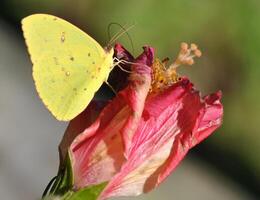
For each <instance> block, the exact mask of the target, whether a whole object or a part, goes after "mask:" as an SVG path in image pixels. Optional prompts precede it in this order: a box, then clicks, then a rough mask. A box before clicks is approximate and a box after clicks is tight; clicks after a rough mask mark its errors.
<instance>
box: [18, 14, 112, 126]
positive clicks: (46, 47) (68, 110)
mask: <svg viewBox="0 0 260 200" xmlns="http://www.w3.org/2000/svg"><path fill="white" fill-rule="evenodd" d="M22 29H23V32H24V37H25V41H26V44H27V46H28V50H29V53H30V55H31V60H32V63H33V78H34V81H35V86H36V89H37V92H38V94H39V96H40V98H41V99H42V101H43V102H44V104H45V105H46V107H47V108H48V109H49V110H50V112H51V113H52V114H53V115H54V116H55V117H56V118H57V119H58V120H63V121H68V120H71V119H73V118H74V117H75V116H77V115H78V114H79V113H81V112H82V111H83V110H84V109H85V108H86V106H87V105H88V104H89V102H90V101H91V99H92V98H93V96H94V94H95V92H96V91H97V90H98V89H99V88H100V86H101V85H102V83H103V82H104V81H106V80H107V77H108V75H109V72H110V71H111V69H112V66H113V52H114V51H113V49H111V50H109V51H105V50H104V49H103V48H102V47H101V46H100V45H99V44H98V43H97V42H96V41H95V40H94V39H93V38H91V37H90V36H89V35H87V34H86V33H84V32H83V31H81V30H80V29H78V28H77V27H75V26H74V25H72V24H70V23H69V22H67V21H65V20H63V19H60V18H58V17H55V16H51V15H46V14H34V15H31V16H29V17H26V18H24V19H23V20H22Z"/></svg>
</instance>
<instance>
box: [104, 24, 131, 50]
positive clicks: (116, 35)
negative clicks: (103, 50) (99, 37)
mask: <svg viewBox="0 0 260 200" xmlns="http://www.w3.org/2000/svg"><path fill="white" fill-rule="evenodd" d="M112 25H117V26H119V27H120V28H121V30H120V31H119V32H117V33H116V34H115V35H114V36H113V37H111V27H112ZM133 27H134V24H133V25H131V26H129V27H128V28H125V27H124V26H122V25H121V24H118V23H115V22H112V23H110V24H109V25H108V28H107V32H108V38H109V43H108V46H111V44H112V43H114V42H115V41H116V40H117V39H118V38H120V37H121V36H122V35H123V34H125V33H126V35H127V37H128V39H129V41H130V44H131V48H132V53H133V54H134V45H133V40H132V38H131V36H130V34H129V33H128V31H129V30H130V29H131V28H133Z"/></svg>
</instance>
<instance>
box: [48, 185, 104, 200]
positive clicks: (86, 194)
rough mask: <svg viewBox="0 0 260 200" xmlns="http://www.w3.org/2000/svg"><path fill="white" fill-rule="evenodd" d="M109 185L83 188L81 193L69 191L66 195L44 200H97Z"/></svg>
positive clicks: (49, 197)
mask: <svg viewBox="0 0 260 200" xmlns="http://www.w3.org/2000/svg"><path fill="white" fill-rule="evenodd" d="M106 185H107V182H106V183H102V184H99V185H95V186H91V187H88V188H83V189H81V190H79V191H76V192H74V191H71V190H70V191H67V192H66V193H65V194H63V195H62V196H61V195H59V196H58V195H56V196H53V195H51V196H47V197H45V198H44V200H97V198H98V197H99V195H100V193H101V192H102V191H103V189H104V188H105V186H106Z"/></svg>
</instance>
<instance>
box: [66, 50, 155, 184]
mask: <svg viewBox="0 0 260 200" xmlns="http://www.w3.org/2000/svg"><path fill="white" fill-rule="evenodd" d="M152 60H153V49H152V48H150V47H144V53H143V54H141V55H140V56H139V57H138V58H137V59H136V60H134V62H135V63H136V64H135V65H133V73H132V74H131V75H130V80H131V81H130V83H129V85H128V86H127V87H126V88H125V89H124V90H122V91H121V92H119V93H118V95H117V96H116V97H115V98H114V99H113V100H112V101H111V102H110V103H109V104H108V105H107V106H106V107H105V108H104V109H103V110H102V112H101V113H100V115H99V117H98V118H97V119H96V121H95V122H94V123H93V124H92V125H91V126H90V127H88V128H86V129H84V130H83V131H82V132H81V133H80V134H77V135H78V136H77V137H76V138H75V139H74V140H73V142H72V144H71V145H70V149H69V154H70V158H71V162H72V169H73V175H74V187H75V189H79V188H83V187H87V186H89V185H96V184H99V183H102V182H105V181H108V180H110V179H111V178H112V177H113V176H114V175H115V174H116V173H117V172H118V171H119V170H120V169H121V166H122V164H123V163H124V162H125V160H126V158H125V149H127V148H128V146H129V144H130V143H131V142H130V140H131V139H132V135H133V134H134V132H135V129H136V128H137V126H138V123H139V120H140V118H141V114H142V111H143V107H144V102H145V99H146V95H147V93H148V91H149V87H150V84H151V75H150V73H151V69H150V66H149V65H151V63H152ZM85 127H86V126H85Z"/></svg>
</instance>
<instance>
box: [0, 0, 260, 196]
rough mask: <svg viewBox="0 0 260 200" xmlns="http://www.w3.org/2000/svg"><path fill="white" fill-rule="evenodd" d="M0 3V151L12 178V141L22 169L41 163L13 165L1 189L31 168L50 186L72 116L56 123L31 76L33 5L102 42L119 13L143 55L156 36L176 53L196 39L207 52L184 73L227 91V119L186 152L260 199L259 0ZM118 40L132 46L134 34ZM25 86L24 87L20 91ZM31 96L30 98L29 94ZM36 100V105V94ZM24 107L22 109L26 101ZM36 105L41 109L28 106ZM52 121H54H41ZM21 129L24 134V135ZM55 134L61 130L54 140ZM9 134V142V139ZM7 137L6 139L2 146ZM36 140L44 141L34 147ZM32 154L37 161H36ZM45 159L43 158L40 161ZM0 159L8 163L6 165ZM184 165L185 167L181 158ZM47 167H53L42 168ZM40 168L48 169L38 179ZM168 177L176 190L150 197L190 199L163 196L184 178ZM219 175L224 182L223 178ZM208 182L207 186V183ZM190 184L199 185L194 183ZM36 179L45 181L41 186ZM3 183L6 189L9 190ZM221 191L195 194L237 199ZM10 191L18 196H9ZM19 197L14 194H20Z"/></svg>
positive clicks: (167, 51) (204, 87)
mask: <svg viewBox="0 0 260 200" xmlns="http://www.w3.org/2000/svg"><path fill="white" fill-rule="evenodd" d="M0 5H1V7H0V12H1V13H0V24H1V27H0V31H1V34H0V35H1V37H0V45H1V51H0V52H1V55H0V58H1V61H0V64H1V65H0V67H1V72H0V73H1V76H0V79H1V80H0V81H1V82H0V84H1V86H0V89H1V90H0V91H1V94H2V95H1V97H0V99H1V100H0V120H1V122H0V123H1V124H2V125H1V127H3V128H1V129H2V131H1V135H0V140H1V141H2V142H1V143H0V145H1V146H0V149H1V152H2V153H0V177H1V176H2V177H5V175H3V173H5V171H4V170H2V169H5V168H4V167H6V166H7V165H5V164H4V163H5V161H8V159H10V157H9V154H8V153H5V152H9V150H7V149H12V151H14V153H13V154H10V156H13V155H17V152H16V151H18V152H19V151H20V152H22V154H21V155H19V159H18V160H19V162H18V161H17V159H14V160H13V161H12V162H11V161H10V162H9V164H10V165H16V164H17V168H14V169H13V170H20V167H19V164H21V162H24V163H25V164H24V165H23V167H24V168H26V166H27V168H30V166H32V165H35V164H36V165H37V162H38V161H39V162H38V166H37V170H38V171H37V173H36V174H37V175H36V176H34V175H33V174H30V172H28V169H27V173H28V175H26V176H21V175H19V174H16V175H15V176H17V177H18V178H17V177H12V176H14V174H13V173H12V172H11V171H9V172H8V173H9V175H8V176H7V178H6V177H5V178H6V179H4V178H3V179H0V181H1V184H0V187H2V185H3V188H5V187H6V188H9V189H10V192H13V190H11V188H12V187H17V188H19V187H21V185H19V184H17V185H15V186H14V185H12V184H13V183H16V181H15V180H16V179H17V180H19V181H20V182H23V180H27V179H30V177H31V176H32V177H34V179H36V178H37V176H38V179H39V180H37V181H36V182H29V184H36V185H37V184H38V185H39V186H41V189H44V185H45V184H47V182H48V180H49V179H50V178H51V176H52V175H54V174H55V173H56V171H55V170H56V169H57V167H58V161H57V159H58V156H57V151H56V148H57V144H58V143H59V139H61V136H62V132H63V130H64V129H65V127H66V124H63V123H60V122H56V121H55V119H53V118H52V117H51V116H50V115H49V114H48V111H46V110H45V108H44V106H43V105H41V102H40V100H39V99H38V97H37V95H36V92H35V90H34V86H33V82H32V80H31V75H30V73H31V64H30V62H29V58H28V55H27V51H26V48H25V45H24V41H23V37H22V32H21V28H20V21H21V19H22V18H23V17H25V16H27V15H30V14H33V13H49V14H54V15H56V16H59V17H62V18H65V19H66V20H68V21H70V22H72V23H74V24H76V25H77V26H79V27H80V28H81V29H83V30H84V31H86V32H87V33H88V34H90V35H91V36H92V37H94V38H95V39H96V40H97V41H99V43H100V44H102V45H103V46H105V45H106V44H107V42H108V40H109V38H108V36H107V35H108V34H107V27H108V25H109V23H111V22H116V23H119V24H121V25H127V26H130V25H132V24H134V27H133V28H132V29H131V30H130V31H129V34H130V35H131V38H132V41H133V45H134V54H135V55H138V53H140V52H141V50H142V49H141V47H142V46H143V45H146V44H148V45H150V46H153V47H154V48H155V49H156V56H157V57H159V58H164V57H170V58H171V59H174V58H175V57H176V54H177V53H178V50H179V45H180V43H181V42H183V41H186V42H195V43H196V44H198V45H199V47H200V49H201V50H202V52H203V56H202V57H201V58H200V59H198V60H196V64H195V65H194V66H193V67H191V68H190V67H183V68H182V69H181V70H180V73H181V74H185V75H188V76H189V77H190V79H191V80H192V81H193V82H194V84H195V86H196V88H198V89H199V90H200V91H201V92H202V94H207V93H210V92H214V91H216V90H219V89H220V90H222V91H223V103H224V123H223V126H222V127H221V128H220V129H219V130H218V131H217V132H216V133H215V134H214V135H213V136H211V137H210V138H209V139H208V140H207V141H205V142H203V143H202V144H201V145H199V146H198V147H196V148H195V149H194V150H192V152H191V154H189V156H188V160H189V159H190V160H191V163H188V164H187V165H188V166H189V165H191V166H193V165H195V166H196V164H194V163H193V162H194V160H195V162H196V163H203V166H204V165H206V166H207V167H206V168H207V169H209V170H213V171H214V173H213V172H208V173H209V174H210V173H212V174H213V176H215V175H216V174H217V176H223V177H225V178H224V179H225V180H224V182H228V183H231V184H234V185H235V186H236V190H235V191H233V189H230V190H231V191H232V192H233V193H238V194H240V192H242V193H243V194H247V195H248V196H247V197H243V195H242V196H241V195H239V196H240V197H241V199H259V197H260V156H259V154H260V133H259V124H260V117H259V115H260V103H259V100H260V98H259V97H260V90H259V86H260V78H259V75H260V56H259V55H260V12H259V10H260V1H259V0H247V1H245V0H229V1H224V0H222V1H221V0H220V1H206V0H165V1H158V0H143V1H140V0H139V1H137V0H133V1H115V0H110V1H109V0H107V1H105V0H103V1H94V0H74V1H69V0H62V1H61V0H60V1H59V0H53V1H51V0H44V1H43V0H42V1H34V0H23V1H21V0H9V1H1V4H0ZM119 29H120V28H119V27H116V26H114V27H113V29H112V34H113V33H115V32H116V31H118V30H119ZM50 31H51V30H50ZM118 41H119V42H121V43H122V44H123V45H124V46H126V47H127V48H128V49H129V50H131V45H130V42H129V39H128V38H127V37H126V35H124V36H122V37H121V38H120V39H118ZM18 88H19V89H18ZM17 90H19V91H18V92H17ZM24 91H26V92H24ZM25 94H26V96H25ZM15 95H17V96H15ZM2 97H3V98H2ZM10 99H13V100H10ZM14 99H15V100H14ZM23 101H24V102H27V103H23ZM30 101H31V102H32V104H30V103H28V102H30ZM21 108H22V109H23V110H19V109H21ZM30 109H32V110H33V111H30ZM17 113H19V114H17ZM17 116H19V117H17ZM23 117H25V118H26V119H27V121H26V123H27V124H26V123H24V122H21V121H20V120H22V118H23ZM32 118H33V119H34V120H35V121H36V122H34V123H31V122H32V121H30V119H32ZM16 120H18V121H16ZM41 120H42V121H41ZM42 122H44V123H42ZM19 124H20V125H19ZM12 126H14V127H12ZM32 126H34V128H32ZM15 127H16V128H15ZM46 127H47V130H42V129H45V128H46ZM57 127H58V128H57ZM10 128H11V129H10ZM39 128H40V129H41V130H40V132H42V134H41V136H38V135H37V134H40V133H37V132H39ZM10 130H12V131H10ZM7 132H8V134H7ZM18 132H19V133H18ZM25 132H26V134H25ZM29 132H31V134H29ZM44 132H48V133H44ZM23 134H25V135H24V136H23ZM10 135H11V137H12V138H13V139H12V140H11V139H10V141H9V139H6V138H8V137H10ZM18 135H19V136H18ZM27 136H28V137H27ZM19 137H21V140H20V139H17V138H19ZM26 137H27V138H26ZM52 137H54V138H55V139H52ZM25 138H26V139H25ZM39 138H41V139H39ZM6 141H7V142H6ZM14 141H15V142H14ZM21 141H24V142H27V143H26V144H28V145H26V146H25V145H22V144H20V143H21ZM50 141H51V142H50ZM8 142H10V145H9V144H8ZM38 142H39V143H42V146H41V145H38V144H37V143H38ZM2 143H4V144H3V145H2ZM32 143H36V144H35V145H34V146H32V145H31V144H32ZM43 144H44V145H43ZM19 145H20V146H19ZM39 146H40V147H39ZM5 147H6V148H5ZM18 147H19V148H18ZM37 147H39V148H40V149H41V150H42V151H36V152H37V153H35V154H33V155H31V156H30V157H28V156H27V157H26V155H30V153H29V152H30V151H35V149H36V148H37ZM24 148H25V149H26V150H24ZM45 149H49V150H52V151H53V152H55V153H53V154H52V156H51V157H50V159H49V157H48V156H49V155H48V154H51V151H48V152H47V151H46V150H45ZM43 152H44V153H43ZM47 153H48V154H47ZM46 154H47V155H46ZM23 156H24V157H23ZM5 157H8V158H7V160H5ZM35 157H37V159H38V160H37V161H36V160H34V161H33V159H34V158H35ZM46 157H48V159H49V160H48V159H46ZM28 159H29V160H28ZM16 161H17V163H16ZM30 162H32V163H31V164H30ZM41 162H42V163H43V164H40V163H41ZM28 163H29V164H28ZM45 163H50V165H49V166H50V167H49V168H48V170H47V171H46V169H43V168H45V166H44V164H45ZM26 164H27V165H26ZM199 165H200V164H199ZM1 166H4V167H2V168H1ZM179 168H182V165H180V167H179ZM203 169H204V168H203ZM25 170H26V169H25ZM35 170H36V167H35ZM42 170H45V171H44V173H43V171H42ZM177 172H178V170H177ZM17 173H18V172H17ZM41 173H43V174H45V176H44V177H43V178H40V177H41V175H42V174H41ZM185 173H187V172H184V174H185ZM205 173H206V172H205ZM1 174H2V175H1ZM209 176H211V175H209ZM10 177H11V178H10ZM177 178H178V177H177ZM184 178H185V179H188V180H189V178H190V177H185V176H184ZM7 179H11V180H13V182H12V181H11V183H10V184H9V185H8V186H6V182H5V181H4V180H7ZM198 179H200V178H198ZM221 181H223V180H220V182H221ZM194 183H195V185H196V184H198V185H200V184H201V183H197V181H195V182H194ZM167 184H168V185H167ZM169 184H170V183H165V188H168V189H165V190H166V192H165V191H163V193H164V194H161V193H162V191H160V189H159V193H158V194H157V193H154V194H151V196H149V198H150V199H152V198H155V199H156V195H159V196H157V197H158V198H159V197H160V194H161V199H186V198H188V197H186V198H185V197H184V196H178V195H177V197H178V198H174V197H175V196H174V193H173V192H172V193H171V195H172V196H170V197H169V196H167V197H165V198H163V196H162V195H167V194H166V193H167V191H168V190H169V192H171V190H172V188H175V187H177V188H178V187H179V186H176V185H175V184H178V183H176V182H175V183H174V184H170V185H169ZM209 184H210V183H209ZM221 184H224V183H222V182H221V183H220V185H221ZM187 185H189V184H187ZM202 185H203V184H202ZM202 185H201V187H204V186H202ZM162 187H164V186H162ZM183 187H185V188H186V190H183V193H189V188H188V186H187V187H186V185H185V184H184V185H183ZM191 187H195V186H194V185H191ZM198 187H199V186H198ZM36 188H37V189H38V187H36ZM30 189H31V186H30V185H27V186H26V192H25V193H26V195H25V196H24V199H26V198H29V197H30V192H31V191H30ZM209 190H210V189H209ZM213 190H214V189H213ZM0 191H1V193H2V191H3V189H1V190H0ZM18 191H19V192H18V194H19V197H20V199H23V198H22V197H21V196H20V194H22V193H23V190H22V189H20V190H19V189H18ZM160 192H161V193H160ZM40 193H41V191H40V190H39V191H33V192H32V198H34V197H36V196H37V194H38V196H39V195H40ZM220 193H221V192H219V193H215V194H214V195H215V196H212V195H209V197H210V198H207V197H205V194H204V195H203V194H201V196H200V197H198V198H196V195H195V196H192V197H193V199H231V197H228V196H224V197H223V196H218V195H222V194H220ZM2 194H3V193H2ZM33 195H34V196H33ZM149 195H150V194H149ZM193 195H194V194H193ZM153 196H155V197H153ZM249 196H250V197H249ZM6 197H9V199H10V198H11V197H10V196H6ZM12 197H15V195H14V196H12ZM203 197H205V198H203ZM225 197H226V198H225ZM1 199H2V198H1ZM6 199H8V198H6ZM136 199H138V198H136ZM235 199H237V198H235Z"/></svg>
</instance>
